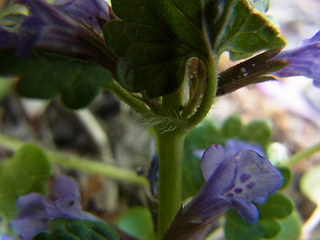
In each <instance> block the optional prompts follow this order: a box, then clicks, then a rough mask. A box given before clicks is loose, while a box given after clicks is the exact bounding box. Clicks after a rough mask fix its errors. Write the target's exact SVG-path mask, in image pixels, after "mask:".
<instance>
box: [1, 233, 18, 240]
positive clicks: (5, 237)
mask: <svg viewBox="0 0 320 240" xmlns="http://www.w3.org/2000/svg"><path fill="white" fill-rule="evenodd" d="M0 240H15V239H14V238H13V237H10V236H8V235H6V234H2V235H0Z"/></svg>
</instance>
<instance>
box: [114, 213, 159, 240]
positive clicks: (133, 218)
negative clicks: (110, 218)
mask: <svg viewBox="0 0 320 240" xmlns="http://www.w3.org/2000/svg"><path fill="white" fill-rule="evenodd" d="M118 227H119V228H120V229H121V230H123V231H124V232H126V233H128V234H130V235H131V236H133V237H136V238H137V239H140V240H153V239H156V238H155V235H154V231H153V224H152V216H151V213H150V210H149V209H147V208H145V207H133V208H130V209H129V210H128V211H126V212H125V213H124V214H123V215H122V216H121V218H120V220H119V222H118Z"/></svg>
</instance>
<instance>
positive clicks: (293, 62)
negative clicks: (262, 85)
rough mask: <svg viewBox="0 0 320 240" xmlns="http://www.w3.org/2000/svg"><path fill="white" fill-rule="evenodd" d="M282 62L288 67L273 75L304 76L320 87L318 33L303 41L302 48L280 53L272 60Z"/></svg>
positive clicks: (319, 34) (319, 40) (319, 39)
mask: <svg viewBox="0 0 320 240" xmlns="http://www.w3.org/2000/svg"><path fill="white" fill-rule="evenodd" d="M273 59H274V60H283V61H286V62H287V63H289V65H288V66H287V67H285V68H283V69H281V70H279V71H277V72H275V73H274V74H273V75H275V76H278V77H293V76H304V77H307V78H311V79H313V84H314V86H316V87H320V64H319V62H320V31H319V32H317V33H316V34H315V35H314V36H313V37H312V38H310V39H306V40H304V41H303V43H302V46H300V47H297V48H294V49H291V50H285V51H282V52H281V53H280V54H278V55H277V56H275V57H274V58H273Z"/></svg>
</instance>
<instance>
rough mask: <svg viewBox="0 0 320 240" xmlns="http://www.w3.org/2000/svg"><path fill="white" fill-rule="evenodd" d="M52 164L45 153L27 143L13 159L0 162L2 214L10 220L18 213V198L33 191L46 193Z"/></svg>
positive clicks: (0, 208) (0, 211) (0, 202)
mask: <svg viewBox="0 0 320 240" xmlns="http://www.w3.org/2000/svg"><path fill="white" fill-rule="evenodd" d="M50 175H51V166H50V163H49V160H48V158H47V156H46V155H45V153H44V152H43V151H42V150H41V149H40V148H39V147H37V146H35V145H32V144H26V145H24V146H23V147H21V148H20V149H19V150H18V151H17V152H16V153H15V154H14V156H13V158H12V159H7V160H4V161H3V162H1V163H0V214H1V216H2V217H5V218H7V219H8V220H10V219H13V218H14V217H15V215H16V214H17V209H16V200H17V199H18V197H20V196H23V195H26V194H28V193H31V192H38V193H42V194H44V193H45V190H46V188H45V180H46V179H47V178H48V177H49V176H50Z"/></svg>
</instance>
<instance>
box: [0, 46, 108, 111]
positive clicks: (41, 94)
mask: <svg viewBox="0 0 320 240" xmlns="http://www.w3.org/2000/svg"><path fill="white" fill-rule="evenodd" d="M0 58H1V63H0V74H6V75H14V76H17V77H19V81H18V84H17V91H18V93H19V94H20V95H22V96H24V97H28V98H40V99H50V98H54V97H56V96H58V95H60V98H61V99H62V102H63V103H64V104H65V105H66V106H67V107H70V108H74V109H77V108H81V107H84V106H86V105H88V104H89V103H90V102H91V101H92V100H93V99H94V98H95V97H96V95H97V94H98V92H99V90H100V89H101V88H108V87H110V86H111V85H112V75H111V73H110V72H109V71H108V70H107V69H105V68H103V67H100V66H98V65H94V64H89V63H86V62H82V61H79V60H76V59H73V58H66V57H63V56H61V55H57V54H53V53H49V52H44V51H40V50H33V51H32V52H31V54H30V56H29V58H28V59H22V58H18V57H16V56H15V54H14V51H13V50H11V49H9V50H8V49H7V50H1V51H0Z"/></svg>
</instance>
